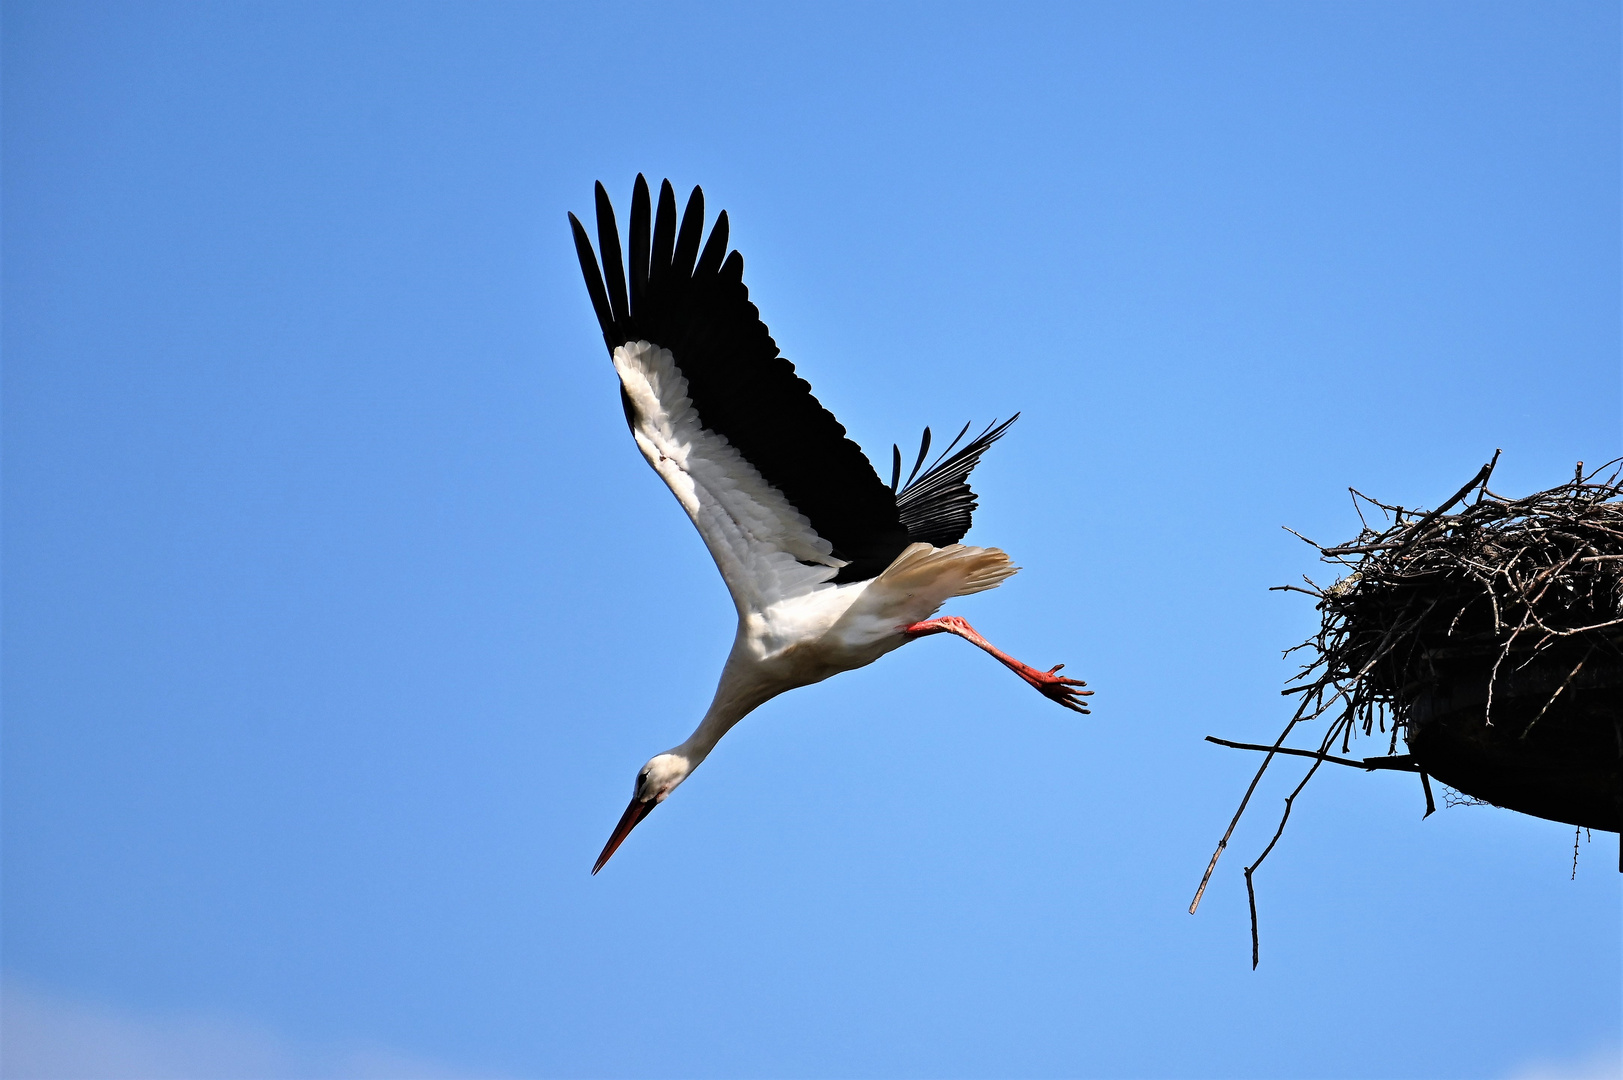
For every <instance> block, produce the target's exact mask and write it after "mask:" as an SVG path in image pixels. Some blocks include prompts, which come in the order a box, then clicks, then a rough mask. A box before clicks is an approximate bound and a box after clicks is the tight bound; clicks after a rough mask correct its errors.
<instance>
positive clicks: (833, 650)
mask: <svg viewBox="0 0 1623 1080" xmlns="http://www.w3.org/2000/svg"><path fill="white" fill-rule="evenodd" d="M613 355H614V368H615V370H616V371H617V372H618V373H619V376H620V383H621V385H622V386H623V387H624V388H625V392H626V396H627V398H628V399H629V400H630V402H631V405H632V410H631V429H632V435H633V436H634V437H635V439H636V441H637V446H638V448H639V449H641V451H642V453H643V456H644V457H645V458H647V459H648V464H650V465H652V466H653V468H654V471H655V472H657V473H659V475H660V477H661V478H662V479H664V481H665V482H666V484H668V485H669V486H670V489H671V491H672V492H673V493H674V494H675V495H676V498H677V501H678V502H680V503H681V504H682V508H683V509H684V510H686V511H687V513H688V516H689V517H690V518H692V519H693V524H694V525H695V527H697V528H698V530H699V534H700V535H701V536H702V537H703V538H704V541H705V546H706V547H708V548H709V549H710V553H711V555H713V556H714V557H715V560H716V565H717V567H718V568H719V569H720V570H721V576H722V578H723V579H725V580H726V582H727V588H728V589H729V590H730V591H731V593H732V597H733V603H734V604H735V605H736V607H737V608H738V633H737V635H736V637H735V638H734V640H733V648H732V652H731V653H730V654H729V655H728V658H727V666H726V667H725V669H723V671H722V675H721V681H720V684H719V685H718V686H717V688H716V697H715V700H714V701H713V702H712V703H711V706H710V709H709V711H708V712H707V713H706V715H705V718H704V720H703V721H702V722H701V723H700V725H699V728H698V730H696V731H695V732H694V733H693V736H692V737H691V738H689V739H688V741H687V742H686V743H684V744H682V746H681V747H678V748H677V749H676V750H675V751H672V752H673V753H682V754H683V755H684V756H686V757H688V758H689V759H690V761H691V765H697V764H698V762H699V761H700V760H703V757H704V755H706V754H708V753H709V752H710V749H711V748H712V747H714V745H715V742H716V740H717V739H720V738H721V736H722V735H723V734H725V733H726V731H727V729H728V728H730V727H732V725H733V724H735V723H737V722H738V721H739V720H740V719H742V718H743V717H744V716H745V715H746V714H747V713H749V712H750V710H752V709H754V708H756V707H757V706H758V705H760V704H761V703H762V702H765V701H767V700H768V699H770V698H773V697H775V696H777V695H778V694H781V693H783V692H784V691H786V690H792V689H794V688H795V687H798V686H805V685H807V684H809V683H814V682H820V681H821V680H823V679H826V678H828V677H829V676H831V675H837V674H839V673H840V672H842V671H850V670H851V669H853V668H859V667H863V666H865V665H867V664H871V663H873V662H874V661H875V660H877V659H879V658H880V657H881V656H883V655H885V653H887V652H890V651H891V650H893V649H897V648H900V647H901V646H902V645H904V644H906V642H907V640H908V639H907V637H906V636H904V635H903V634H902V633H901V628H902V627H905V626H909V625H911V624H913V623H917V622H921V621H923V620H925V619H928V618H929V617H930V616H931V615H933V614H935V612H936V611H937V610H939V609H940V607H941V605H942V604H944V603H946V602H947V600H949V599H951V598H952V597H954V596H964V595H967V594H969V593H976V592H981V591H982V590H985V589H990V588H993V587H995V586H997V585H998V584H999V583H1001V582H1002V581H1004V580H1005V579H1006V578H1008V577H1009V576H1011V575H1012V574H1014V573H1015V571H1016V569H1017V567H1015V566H1013V565H1011V564H1010V562H1009V558H1008V556H1007V555H1005V554H1004V553H1003V552H1002V551H1000V550H998V549H997V548H980V547H969V546H966V545H963V544H951V545H948V546H946V547H941V548H937V547H932V546H931V545H929V544H922V543H918V544H912V545H910V546H909V547H908V548H907V549H906V550H905V551H903V552H902V554H901V555H900V556H898V557H897V558H896V560H895V561H894V562H892V563H891V565H890V566H889V567H888V568H887V569H886V570H885V571H884V572H883V573H882V574H880V575H879V576H877V577H874V578H870V579H867V580H865V581H856V582H850V583H847V584H839V585H836V584H833V583H832V579H833V578H834V576H835V575H836V574H838V572H839V569H840V567H841V566H843V565H845V564H844V563H843V562H842V561H841V560H840V559H838V558H835V557H834V555H833V553H832V552H833V548H832V545H830V544H829V542H828V541H827V540H824V539H823V538H822V537H820V536H818V535H817V533H816V532H815V531H813V529H812V527H811V523H810V522H809V521H808V520H807V519H806V518H805V516H804V515H802V514H801V513H800V512H799V511H797V510H796V509H795V508H794V507H793V506H792V505H791V504H790V503H789V501H788V500H787V499H785V498H784V496H783V495H782V493H781V492H779V491H778V490H777V489H776V488H774V487H773V486H772V485H771V484H769V483H768V482H767V481H766V480H765V478H763V477H762V476H761V474H760V472H759V471H757V470H756V469H755V467H754V466H752V465H751V464H750V463H749V462H748V461H746V460H745V459H744V457H743V455H741V454H740V453H739V452H738V451H737V450H736V449H734V448H733V447H732V446H731V445H730V444H729V443H728V442H727V440H726V438H725V437H723V436H721V435H718V434H717V433H715V432H713V431H710V430H707V429H705V428H704V427H703V426H701V424H700V422H699V415H698V412H697V410H696V409H695V408H694V407H693V403H692V401H691V400H690V399H689V398H688V395H687V380H686V378H684V377H683V375H682V373H681V371H680V370H679V369H678V368H677V366H676V362H675V358H674V357H673V356H672V354H671V352H670V350H669V349H662V348H660V347H658V346H656V345H652V344H650V343H648V342H646V341H638V342H632V343H628V344H626V345H622V346H620V347H619V348H617V349H615V350H614V354H613ZM690 767H691V766H690Z"/></svg>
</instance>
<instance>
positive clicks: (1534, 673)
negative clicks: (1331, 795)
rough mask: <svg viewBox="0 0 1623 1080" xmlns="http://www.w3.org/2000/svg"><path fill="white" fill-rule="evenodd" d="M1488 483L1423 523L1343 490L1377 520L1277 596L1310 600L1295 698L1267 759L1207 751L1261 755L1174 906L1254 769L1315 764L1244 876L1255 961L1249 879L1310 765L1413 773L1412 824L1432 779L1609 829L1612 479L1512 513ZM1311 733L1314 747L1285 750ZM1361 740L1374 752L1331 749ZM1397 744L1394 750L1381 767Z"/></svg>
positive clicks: (1622, 548)
mask: <svg viewBox="0 0 1623 1080" xmlns="http://www.w3.org/2000/svg"><path fill="white" fill-rule="evenodd" d="M1497 459H1498V455H1497V454H1496V455H1495V461H1497ZM1615 464H1616V463H1612V465H1609V466H1608V467H1612V466H1613V465H1615ZM1492 472H1493V462H1490V463H1488V464H1487V465H1484V466H1483V467H1482V470H1481V472H1479V473H1478V474H1477V475H1476V477H1474V478H1473V479H1472V480H1471V482H1470V483H1468V484H1466V485H1465V486H1464V487H1463V488H1461V489H1460V491H1459V492H1458V493H1457V494H1456V495H1455V496H1454V498H1452V499H1450V500H1449V501H1448V502H1446V503H1444V504H1443V505H1442V506H1440V507H1438V508H1437V509H1435V510H1432V511H1430V512H1429V513H1424V514H1422V513H1417V512H1415V511H1411V510H1408V509H1405V508H1403V507H1400V506H1388V505H1385V504H1383V503H1380V502H1377V501H1376V500H1373V499H1370V498H1368V497H1367V496H1363V495H1361V494H1359V493H1358V492H1356V491H1355V492H1354V493H1353V495H1354V502H1355V505H1360V510H1359V513H1360V517H1363V509H1362V506H1365V505H1367V506H1370V507H1373V508H1374V509H1376V510H1377V511H1379V512H1380V513H1381V514H1383V515H1385V517H1386V519H1387V520H1388V521H1390V524H1389V525H1386V526H1385V527H1384V528H1375V527H1372V526H1371V525H1370V524H1369V523H1368V519H1367V518H1365V519H1364V520H1365V525H1364V528H1363V530H1362V531H1361V532H1360V533H1359V535H1358V538H1357V539H1356V540H1354V541H1352V542H1351V543H1347V544H1341V545H1338V546H1334V547H1323V546H1320V545H1317V544H1315V545H1314V546H1315V547H1318V548H1319V553H1320V556H1321V557H1322V558H1323V559H1324V560H1325V561H1326V562H1329V563H1331V564H1332V565H1335V566H1336V567H1338V568H1339V569H1341V570H1343V571H1345V573H1344V574H1343V576H1342V577H1341V578H1340V579H1339V580H1337V581H1336V582H1335V583H1334V584H1332V585H1328V586H1325V587H1323V588H1321V587H1319V586H1317V585H1315V584H1314V583H1313V582H1312V581H1311V580H1307V579H1304V580H1307V587H1306V588H1301V587H1298V586H1294V585H1292V586H1285V587H1284V588H1286V589H1290V590H1293V591H1297V592H1305V593H1307V594H1309V595H1311V596H1313V597H1314V598H1315V599H1316V600H1317V602H1318V609H1319V612H1320V624H1319V629H1318V632H1317V634H1316V635H1315V636H1314V637H1313V638H1311V639H1309V640H1308V641H1305V642H1303V643H1302V644H1301V645H1298V646H1296V648H1295V649H1292V650H1290V652H1291V653H1295V652H1298V651H1305V653H1306V657H1307V662H1306V663H1305V664H1304V665H1303V667H1302V669H1301V671H1300V672H1299V673H1298V676H1297V677H1296V678H1295V679H1293V680H1292V682H1293V683H1294V684H1295V685H1293V686H1290V687H1288V688H1287V689H1286V690H1285V691H1284V693H1285V694H1287V695H1293V696H1294V695H1300V697H1299V705H1298V707H1297V709H1296V712H1295V714H1294V715H1293V716H1292V717H1291V720H1290V722H1289V723H1288V724H1287V725H1286V726H1285V729H1284V731H1282V732H1281V733H1280V735H1279V738H1278V739H1277V740H1276V741H1275V743H1274V744H1273V745H1272V746H1253V745H1250V744H1244V743H1229V742H1226V741H1225V740H1220V739H1213V740H1212V741H1213V742H1219V743H1223V744H1224V745H1229V746H1237V747H1241V748H1244V749H1255V750H1262V751H1266V752H1267V756H1266V757H1265V758H1264V760H1263V763H1262V766H1261V767H1260V768H1259V769H1258V770H1257V775H1256V777H1255V778H1254V779H1253V780H1252V782H1251V787H1250V789H1248V790H1247V792H1246V795H1245V798H1244V799H1243V800H1242V801H1241V803H1240V808H1239V810H1238V811H1237V812H1236V813H1235V815H1234V820H1233V821H1232V822H1231V823H1230V825H1229V830H1228V832H1227V833H1225V834H1224V836H1223V840H1222V841H1221V842H1220V843H1219V844H1218V848H1217V851H1216V852H1215V853H1214V854H1213V856H1212V862H1211V866H1208V868H1207V871H1206V877H1205V878H1204V879H1202V881H1201V885H1200V891H1199V892H1197V893H1196V894H1195V901H1194V903H1193V904H1191V905H1190V911H1191V912H1193V911H1194V910H1195V907H1196V906H1198V905H1199V903H1200V897H1201V894H1202V893H1203V892H1204V891H1205V889H1206V883H1207V881H1208V880H1210V878H1211V873H1212V868H1213V867H1215V866H1216V864H1217V859H1218V856H1219V855H1221V854H1222V851H1223V849H1224V847H1226V846H1227V844H1228V840H1229V837H1230V836H1231V835H1232V834H1233V831H1234V826H1235V824H1236V823H1238V821H1239V819H1240V816H1241V814H1243V813H1244V812H1245V807H1246V803H1247V802H1249V801H1250V798H1251V794H1252V792H1254V791H1255V790H1256V786H1257V783H1258V781H1259V780H1260V779H1261V778H1262V774H1263V772H1264V771H1265V770H1266V769H1267V768H1268V765H1269V764H1270V763H1272V761H1273V760H1274V758H1275V757H1276V756H1277V755H1281V754H1284V755H1293V756H1298V757H1307V758H1311V759H1313V764H1312V767H1311V768H1309V769H1308V770H1307V774H1306V776H1304V777H1303V778H1302V781H1301V783H1300V784H1298V785H1297V787H1296V789H1295V791H1293V792H1292V793H1291V796H1290V797H1289V798H1288V799H1287V800H1286V803H1285V813H1284V815H1283V817H1282V818H1281V820H1280V822H1279V828H1278V829H1277V830H1276V831H1275V833H1274V836H1273V839H1272V840H1271V841H1270V842H1269V844H1268V846H1267V847H1266V848H1265V849H1264V850H1263V852H1262V855H1261V856H1260V857H1259V858H1258V859H1257V861H1256V862H1254V863H1252V864H1251V865H1250V866H1248V867H1247V868H1246V871H1245V876H1246V887H1247V891H1248V893H1249V894H1250V896H1251V917H1252V963H1253V965H1255V963H1256V899H1255V891H1254V889H1253V888H1252V883H1251V877H1252V874H1253V872H1254V871H1255V870H1256V868H1257V866H1258V865H1260V864H1261V862H1262V860H1263V859H1264V858H1266V857H1267V855H1268V853H1269V852H1270V851H1272V850H1273V847H1274V844H1275V843H1277V842H1278V840H1279V836H1280V834H1281V832H1282V831H1283V830H1284V827H1285V821H1286V819H1288V818H1289V816H1290V808H1291V805H1292V803H1293V802H1294V800H1295V798H1296V795H1297V794H1298V793H1300V792H1301V790H1302V787H1303V786H1305V785H1306V783H1307V781H1308V780H1309V779H1310V778H1311V777H1312V776H1313V773H1314V772H1315V771H1317V769H1318V767H1319V766H1320V765H1321V764H1323V763H1324V762H1326V761H1329V762H1332V763H1335V764H1341V765H1354V766H1359V767H1362V768H1366V769H1399V770H1403V771H1410V772H1418V773H1419V774H1420V778H1421V781H1422V784H1423V785H1424V787H1425V795H1426V802H1427V811H1426V812H1427V813H1428V814H1429V813H1430V812H1431V810H1432V809H1433V806H1432V797H1431V786H1430V783H1429V781H1428V779H1427V778H1428V776H1434V777H1436V778H1437V779H1439V780H1441V781H1443V782H1444V783H1446V784H1448V785H1449V786H1450V787H1452V788H1455V789H1457V790H1458V791H1460V792H1463V793H1464V794H1465V795H1467V796H1470V797H1471V798H1473V799H1475V800H1480V801H1482V802H1489V803H1493V804H1495V805H1498V806H1503V807H1507V808H1509V809H1512V810H1519V811H1521V812H1523V813H1527V814H1533V815H1535V816H1538V817H1543V818H1548V819H1551V820H1553V821H1563V822H1566V823H1568V824H1571V825H1578V826H1587V827H1590V828H1596V829H1607V830H1618V829H1619V828H1620V826H1623V483H1620V480H1619V472H1620V470H1618V469H1615V468H1614V470H1613V471H1612V472H1611V473H1610V474H1609V475H1608V476H1607V477H1606V478H1605V479H1602V480H1596V478H1595V477H1596V475H1598V471H1597V473H1591V474H1590V475H1588V476H1586V475H1584V473H1583V468H1582V465H1580V466H1579V468H1578V471H1577V473H1576V474H1575V475H1574V477H1573V479H1572V480H1571V481H1570V482H1568V483H1566V484H1563V485H1561V486H1560V487H1556V488H1551V489H1550V490H1548V491H1541V492H1539V493H1537V494H1535V495H1529V496H1527V497H1526V498H1522V499H1511V498H1507V497H1505V496H1502V495H1498V494H1495V493H1494V492H1492V491H1490V490H1489V489H1488V487H1487V483H1488V479H1489V477H1490V476H1491V474H1492ZM1462 504H1463V508H1462V509H1458V510H1455V507H1458V506H1461V505H1462ZM1450 511H1454V512H1452V513H1450ZM1287 655H1288V654H1287ZM1321 719H1323V720H1327V723H1326V725H1325V727H1324V729H1323V730H1322V732H1320V733H1319V735H1320V738H1319V743H1318V746H1317V748H1316V749H1312V750H1310V749H1305V748H1297V747H1288V746H1286V745H1285V743H1286V740H1287V739H1288V738H1289V737H1290V736H1291V734H1292V733H1293V732H1294V731H1296V729H1297V728H1298V727H1301V726H1303V725H1307V724H1313V723H1314V722H1316V721H1319V720H1321ZM1377 731H1379V732H1381V733H1383V734H1385V735H1386V737H1387V738H1386V742H1387V746H1386V753H1387V756H1384V757H1366V758H1363V759H1361V760H1352V759H1348V758H1345V757H1339V756H1336V754H1335V753H1333V751H1336V750H1339V751H1340V753H1341V754H1346V753H1347V752H1348V751H1349V750H1350V748H1351V743H1352V740H1353V739H1354V738H1355V737H1356V736H1358V735H1364V736H1370V735H1374V734H1375V733H1376V732H1377ZM1400 734H1401V735H1402V737H1403V740H1404V742H1405V744H1406V746H1407V749H1408V751H1409V752H1408V753H1407V754H1401V755H1400V754H1397V753H1396V751H1397V741H1398V737H1399V735H1400Z"/></svg>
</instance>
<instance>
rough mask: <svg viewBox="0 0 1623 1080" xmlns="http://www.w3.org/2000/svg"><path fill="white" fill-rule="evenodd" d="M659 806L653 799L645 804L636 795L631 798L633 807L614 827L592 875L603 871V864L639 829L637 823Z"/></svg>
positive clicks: (622, 815)
mask: <svg viewBox="0 0 1623 1080" xmlns="http://www.w3.org/2000/svg"><path fill="white" fill-rule="evenodd" d="M658 805H659V803H658V802H657V801H655V800H653V799H649V800H648V801H647V802H643V801H642V800H641V799H639V798H637V797H636V796H635V795H633V796H632V797H631V805H630V806H628V807H626V812H625V813H623V814H621V815H620V824H618V825H616V826H615V827H614V835H613V836H611V837H609V842H608V843H606V844H604V845H603V854H601V855H599V856H598V857H597V863H596V864H595V865H594V866H593V867H592V873H594V874H595V873H597V872H598V871H599V870H601V869H603V864H604V863H606V862H608V861H609V856H610V855H613V854H614V852H615V849H617V848H618V847H619V846H620V845H621V844H623V843H625V839H626V837H628V836H630V835H631V830H632V829H635V828H636V827H637V823H638V822H640V821H642V819H643V818H645V817H647V816H648V815H649V814H651V813H653V811H654V807H656V806H658Z"/></svg>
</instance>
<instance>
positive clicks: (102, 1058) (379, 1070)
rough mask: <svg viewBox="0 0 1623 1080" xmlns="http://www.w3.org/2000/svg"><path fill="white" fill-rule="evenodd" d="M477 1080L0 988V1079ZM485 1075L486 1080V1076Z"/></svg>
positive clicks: (352, 1051)
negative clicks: (455, 1079)
mask: <svg viewBox="0 0 1623 1080" xmlns="http://www.w3.org/2000/svg"><path fill="white" fill-rule="evenodd" d="M474 1075H476V1074H474V1073H472V1072H470V1071H468V1070H459V1069H456V1068H453V1067H451V1066H449V1065H446V1064H444V1063H441V1062H434V1061H429V1060H426V1059H424V1058H420V1057H417V1056H415V1055H412V1054H408V1053H404V1052H402V1051H399V1050H396V1049H393V1048H391V1047H386V1046H380V1045H377V1044H373V1043H367V1042H363V1041H356V1042H353V1043H347V1044H340V1045H327V1046H314V1045H307V1044H301V1043H297V1042H295V1041H292V1040H289V1039H286V1038H283V1037H281V1036H279V1035H277V1034H276V1033H275V1032H274V1031H272V1030H270V1029H269V1028H267V1027H263V1026H260V1025H255V1024H252V1023H249V1022H246V1021H243V1020H240V1019H235V1018H230V1017H223V1016H217V1015H208V1014H203V1013H182V1012H174V1013H164V1014H158V1013H143V1012H135V1011H131V1010H125V1009H119V1008H115V1007H112V1006H108V1005H103V1004H99V1003H93V1002H87V1001H79V1000H74V999H71V998H68V997H65V996H62V995H59V994H53V993H49V992H47V991H44V990H41V989H39V988H37V987H34V986H30V985H27V984H26V983H21V982H19V981H18V980H16V979H13V978H7V979H6V980H5V981H4V982H3V983H0V1078H4V1080H134V1078H140V1080H203V1078H210V1080H272V1078H274V1080H292V1078H307V1080H325V1078H335V1080H336V1078H346V1080H366V1078H371V1080H385V1078H386V1080H452V1078H464V1080H465V1078H468V1077H471V1076H474ZM485 1075H488V1074H485Z"/></svg>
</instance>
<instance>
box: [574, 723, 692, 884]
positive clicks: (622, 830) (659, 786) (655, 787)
mask: <svg viewBox="0 0 1623 1080" xmlns="http://www.w3.org/2000/svg"><path fill="white" fill-rule="evenodd" d="M695 764H697V762H694V761H691V760H689V759H688V758H687V757H686V756H685V755H683V754H680V753H678V752H677V751H676V750H667V751H666V752H665V753H663V754H656V755H654V756H653V757H652V758H649V759H648V764H646V765H644V766H643V767H642V768H641V769H639V770H638V771H637V786H636V787H635V788H634V789H632V792H631V805H630V806H627V807H626V812H625V813H624V814H621V815H620V824H618V825H616V826H615V827H614V835H612V836H610V837H609V842H608V843H607V844H604V845H603V854H601V855H599V856H598V857H597V863H596V865H594V866H593V867H592V873H594V874H595V873H597V872H598V871H599V870H601V869H603V864H604V863H606V862H608V861H609V856H610V855H613V854H614V851H615V849H616V848H618V847H619V846H620V845H621V843H623V842H624V841H625V838H626V837H628V836H630V835H631V830H632V829H635V828H636V827H637V824H638V823H639V822H641V821H642V819H643V818H645V817H647V816H648V815H649V814H651V813H653V810H654V807H656V806H658V805H659V804H660V803H662V802H664V801H665V796H667V795H669V794H670V793H671V792H673V791H675V790H676V785H678V784H680V783H681V782H682V781H684V780H686V779H687V778H688V774H689V773H691V772H692V771H693V766H694V765H695Z"/></svg>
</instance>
